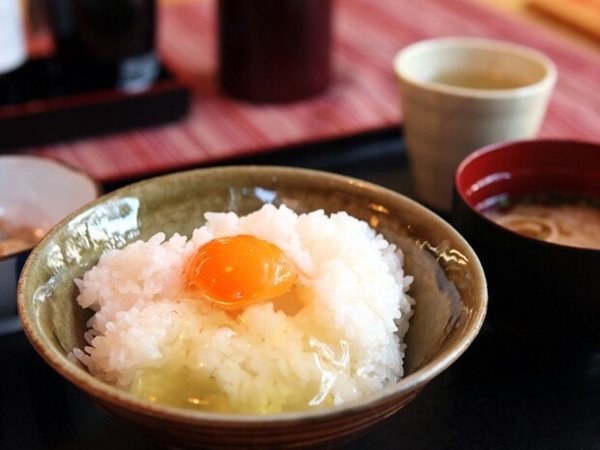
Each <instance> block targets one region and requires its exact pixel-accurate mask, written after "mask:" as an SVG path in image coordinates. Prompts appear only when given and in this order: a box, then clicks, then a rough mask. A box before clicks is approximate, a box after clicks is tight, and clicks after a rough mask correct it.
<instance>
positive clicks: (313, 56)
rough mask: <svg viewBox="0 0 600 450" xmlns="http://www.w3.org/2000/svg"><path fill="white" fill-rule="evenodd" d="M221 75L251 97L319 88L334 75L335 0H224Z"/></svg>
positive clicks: (302, 94) (297, 95)
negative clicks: (332, 62)
mask: <svg viewBox="0 0 600 450" xmlns="http://www.w3.org/2000/svg"><path fill="white" fill-rule="evenodd" d="M218 16H219V80H220V83H221V87H222V89H223V90H224V91H225V93H227V94H229V95H231V96H234V97H238V98H242V99H246V100H249V101H252V102H286V101H294V100H300V99H304V98H307V97H311V96H313V95H316V94H319V93H321V92H323V90H325V88H326V87H327V86H328V83H329V80H330V75H331V21H332V17H331V16H332V3H331V0H219V3H218Z"/></svg>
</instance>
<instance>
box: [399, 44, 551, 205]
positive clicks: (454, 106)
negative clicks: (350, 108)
mask: <svg viewBox="0 0 600 450" xmlns="http://www.w3.org/2000/svg"><path fill="white" fill-rule="evenodd" d="M394 71H395V73H396V76H397V78H398V80H399V83H400V98H401V106H402V113H403V116H404V120H403V128H404V136H405V140H406V145H407V150H408V154H409V159H410V167H411V174H412V177H413V182H414V185H415V191H416V194H417V196H418V197H419V199H420V200H422V201H423V202H424V203H426V204H427V205H429V206H431V207H433V208H436V209H438V210H440V211H446V212H447V211H449V210H450V207H451V204H452V188H453V179H454V173H455V171H456V168H457V167H458V164H459V163H460V161H462V160H463V159H464V158H465V157H466V156H467V155H468V154H469V153H471V152H472V151H474V150H476V149H478V148H480V147H483V146H484V145H487V144H491V143H495V142H501V141H508V140H518V139H527V138H532V137H534V136H536V135H537V133H538V130H539V128H540V125H541V123H542V121H543V119H544V116H545V113H546V110H547V106H548V101H549V98H550V95H551V93H552V90H553V87H554V85H555V83H556V78H557V70H556V67H555V65H554V63H553V62H552V61H551V60H550V59H549V58H548V57H546V56H545V55H543V54H542V53H540V52H538V51H536V50H533V49H531V48H527V47H523V46H520V45H517V44H513V43H509V42H503V41H497V40H491V39H484V38H475V37H448V38H439V39H431V40H426V41H421V42H417V43H415V44H412V45H409V46H408V47H405V48H404V49H402V50H401V51H400V52H399V53H398V54H397V55H396V57H395V60H394Z"/></svg>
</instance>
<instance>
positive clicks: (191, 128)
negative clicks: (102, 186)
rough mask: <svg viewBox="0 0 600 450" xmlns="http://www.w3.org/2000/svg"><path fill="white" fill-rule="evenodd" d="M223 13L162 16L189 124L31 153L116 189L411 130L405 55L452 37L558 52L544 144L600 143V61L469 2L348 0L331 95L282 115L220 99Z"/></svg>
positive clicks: (338, 23) (340, 9)
mask: <svg viewBox="0 0 600 450" xmlns="http://www.w3.org/2000/svg"><path fill="white" fill-rule="evenodd" d="M214 14H215V4H214V2H213V1H198V2H193V3H184V4H178V5H172V6H163V7H162V8H161V11H160V22H159V23H160V39H159V47H160V52H161V55H162V58H163V59H164V60H165V61H166V62H167V64H168V65H169V66H170V67H171V68H172V69H173V70H174V71H175V72H176V73H178V74H179V75H180V76H181V78H182V79H183V80H184V81H185V82H187V83H188V84H189V85H190V86H191V87H192V90H193V100H192V106H191V112H190V115H189V117H188V118H186V119H185V120H183V121H181V122H178V123H176V124H170V125H165V126H161V127H157V128H152V129H145V130H136V131H132V132H127V133H123V134H116V135H111V136H107V137H102V138H94V139H84V140H79V141H75V142H71V143H65V144H60V145H52V146H45V147H39V148H31V149H26V150H25V151H26V152H29V153H35V154H41V155H45V156H49V157H52V158H57V159H60V160H63V161H65V162H67V163H69V164H71V165H74V166H76V167H78V168H81V169H83V170H84V171H86V172H88V173H90V174H91V175H92V176H94V177H95V178H97V179H98V180H100V181H115V180H119V179H123V178H128V177H139V176H145V175H150V174H153V173H158V172H165V171H169V170H175V169H180V168H183V167H188V166H194V165H200V164H205V163H214V162H218V161H222V160H225V159H227V158H232V157H236V156H242V155H250V154H256V153H260V152H264V151H271V150H273V149H278V148H283V147H287V146H291V145H295V144H301V143H309V142H315V141H320V140H326V139H333V138H338V137H343V136H349V135H353V134H357V133H361V132H366V131H373V130H378V129H383V128H387V127H390V126H394V125H396V124H399V123H400V122H401V111H400V106H399V100H398V91H397V86H396V82H395V79H394V75H393V72H392V60H393V57H394V54H395V53H396V52H397V51H398V50H399V49H400V48H401V47H403V46H405V45H406V44H409V43H412V42H414V41H417V40H421V39H426V38H430V37H438V36H450V35H463V36H485V37H491V38H499V39H504V40H509V41H513V42H517V43H521V44H525V45H529V46H531V47H534V48H536V49H538V50H540V51H542V52H544V53H546V54H547V55H548V56H550V57H551V58H552V59H553V60H554V61H555V62H556V64H557V66H558V69H559V81H558V84H557V86H556V90H555V93H554V95H553V97H552V100H551V104H550V109H549V112H548V116H547V118H546V121H545V122H544V125H543V128H542V130H541V135H542V136H544V137H561V138H577V139H584V140H594V141H596V140H600V52H595V51H593V50H591V49H588V48H586V47H583V46H581V47H578V46H577V45H576V44H573V43H571V42H570V41H567V40H566V39H564V38H563V37H562V36H560V35H557V34H555V33H554V32H552V31H550V30H546V29H542V28H540V27H538V26H535V25H533V24H531V23H530V22H527V21H525V20H521V19H519V18H513V17H509V16H507V15H502V14H500V13H497V12H495V11H493V10H490V9H488V8H487V7H483V6H480V5H478V4H474V3H471V2H469V1H468V0H453V1H452V2H446V1H444V2H442V1H439V0H421V1H418V2H410V1H398V0H377V1H376V2H374V1H372V0H338V1H337V3H336V15H335V27H334V29H335V45H334V67H335V74H334V79H333V81H332V84H331V87H330V89H329V90H328V91H327V92H326V94H324V95H322V96H320V97H317V98H315V99H312V100H308V101H303V102H298V103H293V104H287V105H277V106H256V105H250V104H247V103H242V102H236V101H233V100H230V99H228V98H225V97H223V96H222V95H221V94H220V93H219V89H218V87H217V84H216V80H215V75H216V69H217V66H216V46H215V44H216V42H215V23H214V22H215V21H214Z"/></svg>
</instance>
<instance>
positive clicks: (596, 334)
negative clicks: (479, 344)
mask: <svg viewBox="0 0 600 450" xmlns="http://www.w3.org/2000/svg"><path fill="white" fill-rule="evenodd" d="M545 192H546V193H547V192H565V193H577V194H582V195H585V196H589V197H592V198H596V199H600V143H592V142H580V141H570V140H530V141H518V142H505V143H498V144H493V145H490V146H487V147H484V148H482V149H480V150H478V151H476V152H474V153H473V154H471V155H470V156H468V157H467V158H466V159H465V160H464V161H463V162H462V163H461V164H460V166H459V167H458V169H457V171H456V177H455V193H454V202H453V208H452V220H453V222H454V225H455V227H456V228H457V229H458V230H459V232H460V233H461V234H462V235H463V236H464V237H465V238H466V239H467V241H468V242H469V243H470V244H471V245H472V247H473V249H474V250H475V252H476V253H477V255H478V256H479V257H480V259H481V262H482V265H483V268H484V271H485V273H486V277H487V279H488V288H489V313H488V319H487V320H488V321H489V323H490V324H491V325H493V326H494V327H495V328H496V329H497V330H498V331H500V332H501V333H503V334H505V335H506V336H510V337H516V338H519V339H525V340H527V341H528V342H532V343H535V344H537V345H542V346H545V347H553V348H557V347H563V348H565V347H568V348H569V350H573V349H582V350H584V349H587V350H589V349H600V250H594V249H591V248H589V249H588V248H577V247H571V246H566V245H559V244H553V243H549V242H545V241H541V240H537V239H533V238H530V237H526V236H523V235H520V234H517V233H515V232H513V231H510V230H508V229H506V228H504V227H502V226H500V225H498V224H496V223H494V222H493V221H492V220H490V219H488V218H487V217H485V216H484V215H483V213H482V209H485V208H486V207H488V206H489V205H490V204H493V203H494V201H495V199H498V198H501V197H505V196H508V197H509V198H511V197H512V198H514V197H521V196H524V195H530V194H539V193H545Z"/></svg>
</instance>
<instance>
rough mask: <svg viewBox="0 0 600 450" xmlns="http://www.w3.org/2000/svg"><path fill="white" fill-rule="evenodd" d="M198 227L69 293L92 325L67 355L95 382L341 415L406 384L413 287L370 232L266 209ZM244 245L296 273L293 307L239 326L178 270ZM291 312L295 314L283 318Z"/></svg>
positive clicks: (314, 215)
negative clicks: (248, 241) (238, 239)
mask: <svg viewBox="0 0 600 450" xmlns="http://www.w3.org/2000/svg"><path fill="white" fill-rule="evenodd" d="M205 218H206V221H207V222H206V225H205V226H203V227H201V228H198V229H196V230H195V231H194V232H193V235H192V237H191V239H189V240H188V239H187V238H186V237H183V236H180V235H178V234H175V235H174V236H172V237H171V238H170V239H168V240H166V237H165V235H164V234H163V233H158V234H156V235H155V236H153V237H152V238H151V239H150V240H149V241H147V242H142V241H138V242H135V243H132V244H130V245H128V246H126V247H124V248H123V249H120V250H111V251H109V252H107V253H106V254H104V255H103V256H102V257H101V258H100V261H99V262H98V264H97V265H96V266H95V267H93V268H92V269H90V270H89V271H88V272H86V273H85V274H84V276H83V279H81V280H76V284H77V287H78V288H79V291H80V294H79V296H78V297H77V301H78V303H79V304H80V305H81V306H82V307H84V308H92V309H93V310H94V311H95V314H94V316H93V317H92V318H91V319H90V321H89V323H88V326H89V330H88V331H87V333H86V336H85V338H86V341H87V342H88V345H87V346H85V348H84V349H83V350H81V349H74V351H73V354H74V356H75V357H76V358H77V359H78V360H80V361H81V362H82V363H83V364H84V365H86V366H87V367H88V369H89V371H90V372H91V373H92V374H93V375H95V376H97V377H99V378H101V379H103V380H106V381H108V382H110V383H114V384H116V385H118V386H120V387H123V388H125V389H128V390H131V391H132V392H134V393H136V394H138V395H142V396H144V397H146V398H148V399H149V400H151V401H162V402H166V403H170V404H173V405H180V406H188V407H198V408H202V409H208V410H217V411H236V412H252V413H276V412H281V411H292V410H298V409H304V408H307V407H310V406H321V405H330V404H339V403H342V402H346V401H351V400H354V399H357V398H360V397H361V396H363V395H365V394H367V393H370V392H373V391H377V390H378V389H381V388H382V387H383V386H384V385H386V384H387V383H391V382H394V381H396V380H398V379H399V378H400V377H401V376H402V374H403V369H402V358H403V355H404V349H405V344H403V343H402V338H403V336H404V334H405V333H406V331H407V329H408V319H409V317H410V315H411V303H412V300H411V299H410V297H409V296H408V295H407V294H406V291H407V290H408V287H409V285H410V283H411V281H412V277H410V276H405V274H404V272H403V268H402V263H403V261H402V253H401V252H400V251H399V250H398V249H397V248H396V247H395V246H394V245H392V244H390V243H388V242H387V241H386V240H385V239H384V238H383V237H382V236H381V235H378V234H376V232H375V231H374V230H373V229H372V228H370V227H369V226H368V224H367V223H366V222H364V221H359V220H357V219H355V218H353V217H351V216H349V215H348V214H346V213H344V212H340V213H337V214H332V215H331V216H327V215H326V214H324V212H323V211H314V212H311V213H309V214H300V215H297V214H296V213H294V212H293V211H292V210H290V209H289V208H287V207H285V206H281V207H279V208H276V207H274V206H272V205H265V206H264V207H263V208H261V209H260V210H259V211H257V212H254V213H252V214H250V215H248V216H244V217H238V216H237V215H236V214H234V213H207V214H206V216H205ZM238 234H252V235H254V236H256V237H258V238H260V239H264V240H267V241H270V242H272V243H274V244H276V245H277V246H278V247H279V248H281V249H282V250H283V251H284V252H285V253H286V254H287V255H288V256H289V257H290V258H291V259H292V260H293V261H294V263H295V265H296V267H297V268H298V271H299V277H298V281H297V286H296V287H295V288H294V289H293V292H292V294H289V295H288V296H287V297H286V298H285V299H280V300H277V301H274V302H265V303H262V304H257V305H252V306H249V307H247V308H246V309H244V310H243V311H241V312H240V313H239V314H238V315H235V314H229V313H226V312H224V311H222V310H218V309H216V308H214V307H212V306H211V305H210V304H208V303H207V302H203V301H201V300H197V299H189V298H185V295H184V294H183V280H182V272H183V265H184V262H185V260H186V258H188V257H189V256H190V255H191V254H192V253H193V252H194V250H195V249H197V248H198V247H199V246H200V245H202V244H204V243H206V242H208V241H209V240H211V239H214V238H219V237H224V236H231V235H238ZM292 297H294V298H292ZM286 302H289V303H290V304H292V305H296V306H295V307H293V308H292V309H293V310H289V311H288V313H289V314H288V313H286V312H284V310H286V307H285V303H286Z"/></svg>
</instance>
